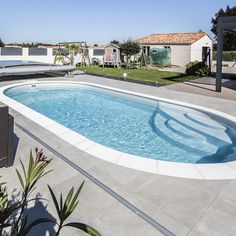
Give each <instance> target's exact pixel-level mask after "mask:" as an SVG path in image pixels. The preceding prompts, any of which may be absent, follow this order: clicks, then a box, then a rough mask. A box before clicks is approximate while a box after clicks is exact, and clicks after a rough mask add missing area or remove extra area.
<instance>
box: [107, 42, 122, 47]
mask: <svg viewBox="0 0 236 236" xmlns="http://www.w3.org/2000/svg"><path fill="white" fill-rule="evenodd" d="M110 46H112V47H114V48H120V46H119V45H117V44H114V43H109V44H108V45H106V46H105V48H107V47H110Z"/></svg>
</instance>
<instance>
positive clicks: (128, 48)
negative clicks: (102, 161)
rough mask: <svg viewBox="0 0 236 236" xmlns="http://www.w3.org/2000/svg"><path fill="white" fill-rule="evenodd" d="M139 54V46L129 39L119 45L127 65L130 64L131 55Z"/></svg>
mask: <svg viewBox="0 0 236 236" xmlns="http://www.w3.org/2000/svg"><path fill="white" fill-rule="evenodd" d="M139 52H140V45H139V43H138V42H137V41H133V40H131V39H129V40H127V41H126V42H124V43H122V44H121V53H123V54H124V55H125V56H126V63H127V65H128V64H129V62H130V58H131V56H132V55H136V54H138V53H139Z"/></svg>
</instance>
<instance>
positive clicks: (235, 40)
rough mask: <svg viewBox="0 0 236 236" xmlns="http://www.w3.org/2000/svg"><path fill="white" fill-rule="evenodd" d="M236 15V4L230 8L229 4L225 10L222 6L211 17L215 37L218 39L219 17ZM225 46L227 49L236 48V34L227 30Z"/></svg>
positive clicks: (224, 40) (224, 39)
mask: <svg viewBox="0 0 236 236" xmlns="http://www.w3.org/2000/svg"><path fill="white" fill-rule="evenodd" d="M235 15H236V6H234V7H232V8H230V7H229V6H227V7H226V9H225V10H223V9H222V8H221V9H220V10H219V11H218V12H217V13H216V14H215V17H213V18H212V19H211V23H212V27H211V32H212V33H213V34H214V35H215V39H216V40H217V29H216V27H217V22H218V17H221V16H235ZM223 48H224V50H226V51H230V50H236V34H235V33H230V32H225V33H224V38H223Z"/></svg>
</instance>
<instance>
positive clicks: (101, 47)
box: [89, 45, 105, 49]
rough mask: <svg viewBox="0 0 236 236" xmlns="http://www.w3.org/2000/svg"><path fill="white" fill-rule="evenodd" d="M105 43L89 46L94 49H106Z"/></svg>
mask: <svg viewBox="0 0 236 236" xmlns="http://www.w3.org/2000/svg"><path fill="white" fill-rule="evenodd" d="M104 47H105V46H104V45H97V46H94V45H93V46H89V48H92V49H104Z"/></svg>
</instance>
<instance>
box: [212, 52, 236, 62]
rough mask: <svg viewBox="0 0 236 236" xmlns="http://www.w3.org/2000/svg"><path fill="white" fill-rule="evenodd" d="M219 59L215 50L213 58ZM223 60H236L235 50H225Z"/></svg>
mask: <svg viewBox="0 0 236 236" xmlns="http://www.w3.org/2000/svg"><path fill="white" fill-rule="evenodd" d="M216 59H217V52H216V51H215V52H213V60H216ZM222 61H236V52H235V51H228V52H227V51H224V52H222Z"/></svg>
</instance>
